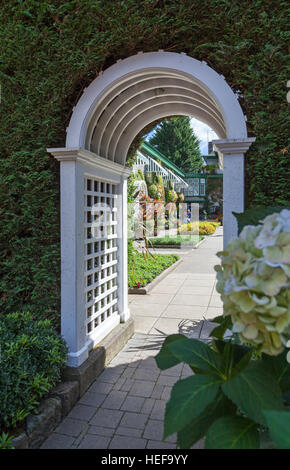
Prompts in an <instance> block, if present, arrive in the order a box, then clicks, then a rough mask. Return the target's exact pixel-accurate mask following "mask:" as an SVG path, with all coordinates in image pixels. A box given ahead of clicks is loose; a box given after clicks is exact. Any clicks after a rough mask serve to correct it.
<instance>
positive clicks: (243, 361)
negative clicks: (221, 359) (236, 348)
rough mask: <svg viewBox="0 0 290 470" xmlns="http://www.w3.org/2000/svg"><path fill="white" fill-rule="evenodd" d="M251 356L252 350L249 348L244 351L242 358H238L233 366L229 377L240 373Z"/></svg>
mask: <svg viewBox="0 0 290 470" xmlns="http://www.w3.org/2000/svg"><path fill="white" fill-rule="evenodd" d="M252 356H253V351H252V350H251V349H250V350H249V351H248V352H246V353H245V354H244V355H243V356H242V358H241V359H240V360H239V362H238V363H237V364H236V365H235V366H234V368H233V370H232V373H231V377H235V376H236V375H238V374H240V373H241V372H242V370H243V369H245V367H246V366H247V365H248V364H249V362H250V360H251V359H252Z"/></svg>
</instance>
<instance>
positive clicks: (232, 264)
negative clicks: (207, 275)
mask: <svg viewBox="0 0 290 470" xmlns="http://www.w3.org/2000/svg"><path fill="white" fill-rule="evenodd" d="M218 256H219V257H220V258H221V260H222V263H221V266H216V267H215V269H216V271H217V281H218V282H217V291H218V292H219V293H220V294H221V297H222V300H223V302H224V312H225V315H231V318H232V322H233V332H236V333H238V334H239V337H240V339H241V342H242V343H248V344H252V345H254V346H257V347H259V349H260V350H261V351H263V352H265V353H267V354H270V355H277V354H279V353H281V352H282V351H283V348H284V346H285V345H286V342H287V340H289V339H290V309H289V306H290V290H289V286H290V210H287V209H284V210H282V211H281V213H280V214H272V215H269V216H267V217H266V218H265V219H264V220H263V221H262V225H258V226H251V225H249V226H246V227H244V229H243V230H242V232H241V234H240V236H239V238H235V239H233V240H232V241H231V242H230V243H229V245H228V246H227V248H226V250H225V251H222V252H220V253H218Z"/></svg>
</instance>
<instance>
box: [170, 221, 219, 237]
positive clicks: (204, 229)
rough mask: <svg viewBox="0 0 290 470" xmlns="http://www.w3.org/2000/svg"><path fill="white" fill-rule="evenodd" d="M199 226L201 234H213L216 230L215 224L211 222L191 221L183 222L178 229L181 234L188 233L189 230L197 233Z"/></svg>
mask: <svg viewBox="0 0 290 470" xmlns="http://www.w3.org/2000/svg"><path fill="white" fill-rule="evenodd" d="M197 227H198V231H199V235H212V234H213V233H214V232H215V225H214V224H212V223H211V222H199V225H197V222H190V223H188V224H183V225H181V226H180V228H179V229H178V233H179V234H181V235H182V234H186V233H187V232H192V233H195V232H197Z"/></svg>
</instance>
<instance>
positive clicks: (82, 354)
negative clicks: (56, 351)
mask: <svg viewBox="0 0 290 470" xmlns="http://www.w3.org/2000/svg"><path fill="white" fill-rule="evenodd" d="M91 348H92V346H91V341H87V342H86V344H85V345H84V347H83V348H81V349H79V350H78V351H76V352H69V353H68V355H67V362H66V365H67V366H68V367H79V366H80V365H81V364H82V363H83V362H85V360H86V359H87V358H88V357H89V351H90V349H91Z"/></svg>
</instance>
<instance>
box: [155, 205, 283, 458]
mask: <svg viewBox="0 0 290 470" xmlns="http://www.w3.org/2000/svg"><path fill="white" fill-rule="evenodd" d="M289 248H290V211H289V210H283V211H281V212H280V214H273V215H269V216H268V217H266V218H265V219H264V220H263V221H262V224H261V225H259V226H247V227H245V228H244V229H243V231H242V233H241V234H240V236H239V238H237V239H233V240H232V241H231V242H230V244H229V245H228V246H227V248H226V250H225V251H223V252H220V253H218V255H219V257H220V258H221V260H222V263H221V266H217V267H216V270H217V280H218V282H217V290H218V292H220V293H221V296H222V299H223V301H224V306H225V315H221V316H219V317H217V318H215V319H214V320H213V321H214V322H215V323H217V324H218V326H217V327H216V328H215V329H214V330H213V331H211V333H210V336H211V339H210V342H209V344H206V342H205V341H199V340H197V339H193V338H188V337H186V336H184V335H180V334H176V335H171V336H168V337H167V338H166V340H165V341H164V344H163V346H162V348H161V350H160V352H159V353H158V355H157V356H156V362H157V365H158V367H159V368H160V369H161V370H165V369H169V368H171V367H173V366H176V365H177V364H179V363H182V362H184V363H185V364H187V365H188V366H189V368H190V369H191V370H192V372H193V375H191V376H189V377H187V378H184V379H181V380H179V381H178V382H176V383H175V385H174V386H173V388H172V391H171V396H170V399H169V401H168V403H167V404H166V410H165V420H164V438H166V437H167V436H169V435H171V434H173V433H177V443H178V446H179V447H181V448H191V447H192V445H193V444H194V443H195V442H197V441H198V440H199V439H202V438H205V448H207V449H258V448H259V447H269V446H270V447H276V448H279V449H289V448H290V435H289V432H288V430H289V429H290V411H289V404H290V363H289V360H288V361H287V358H288V356H289V353H288V354H287V349H286V348H287V347H289V333H290V330H289V326H290V318H289V303H290V293H289V285H290V283H289V274H290V273H289V268H290V252H289ZM229 329H231V330H232V331H233V332H234V333H235V332H236V333H238V335H236V334H234V335H225V333H226V332H227V331H228V330H229ZM239 339H240V340H241V341H240V343H242V344H239ZM287 340H288V341H287ZM285 347H286V348H285ZM265 441H266V446H265Z"/></svg>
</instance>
